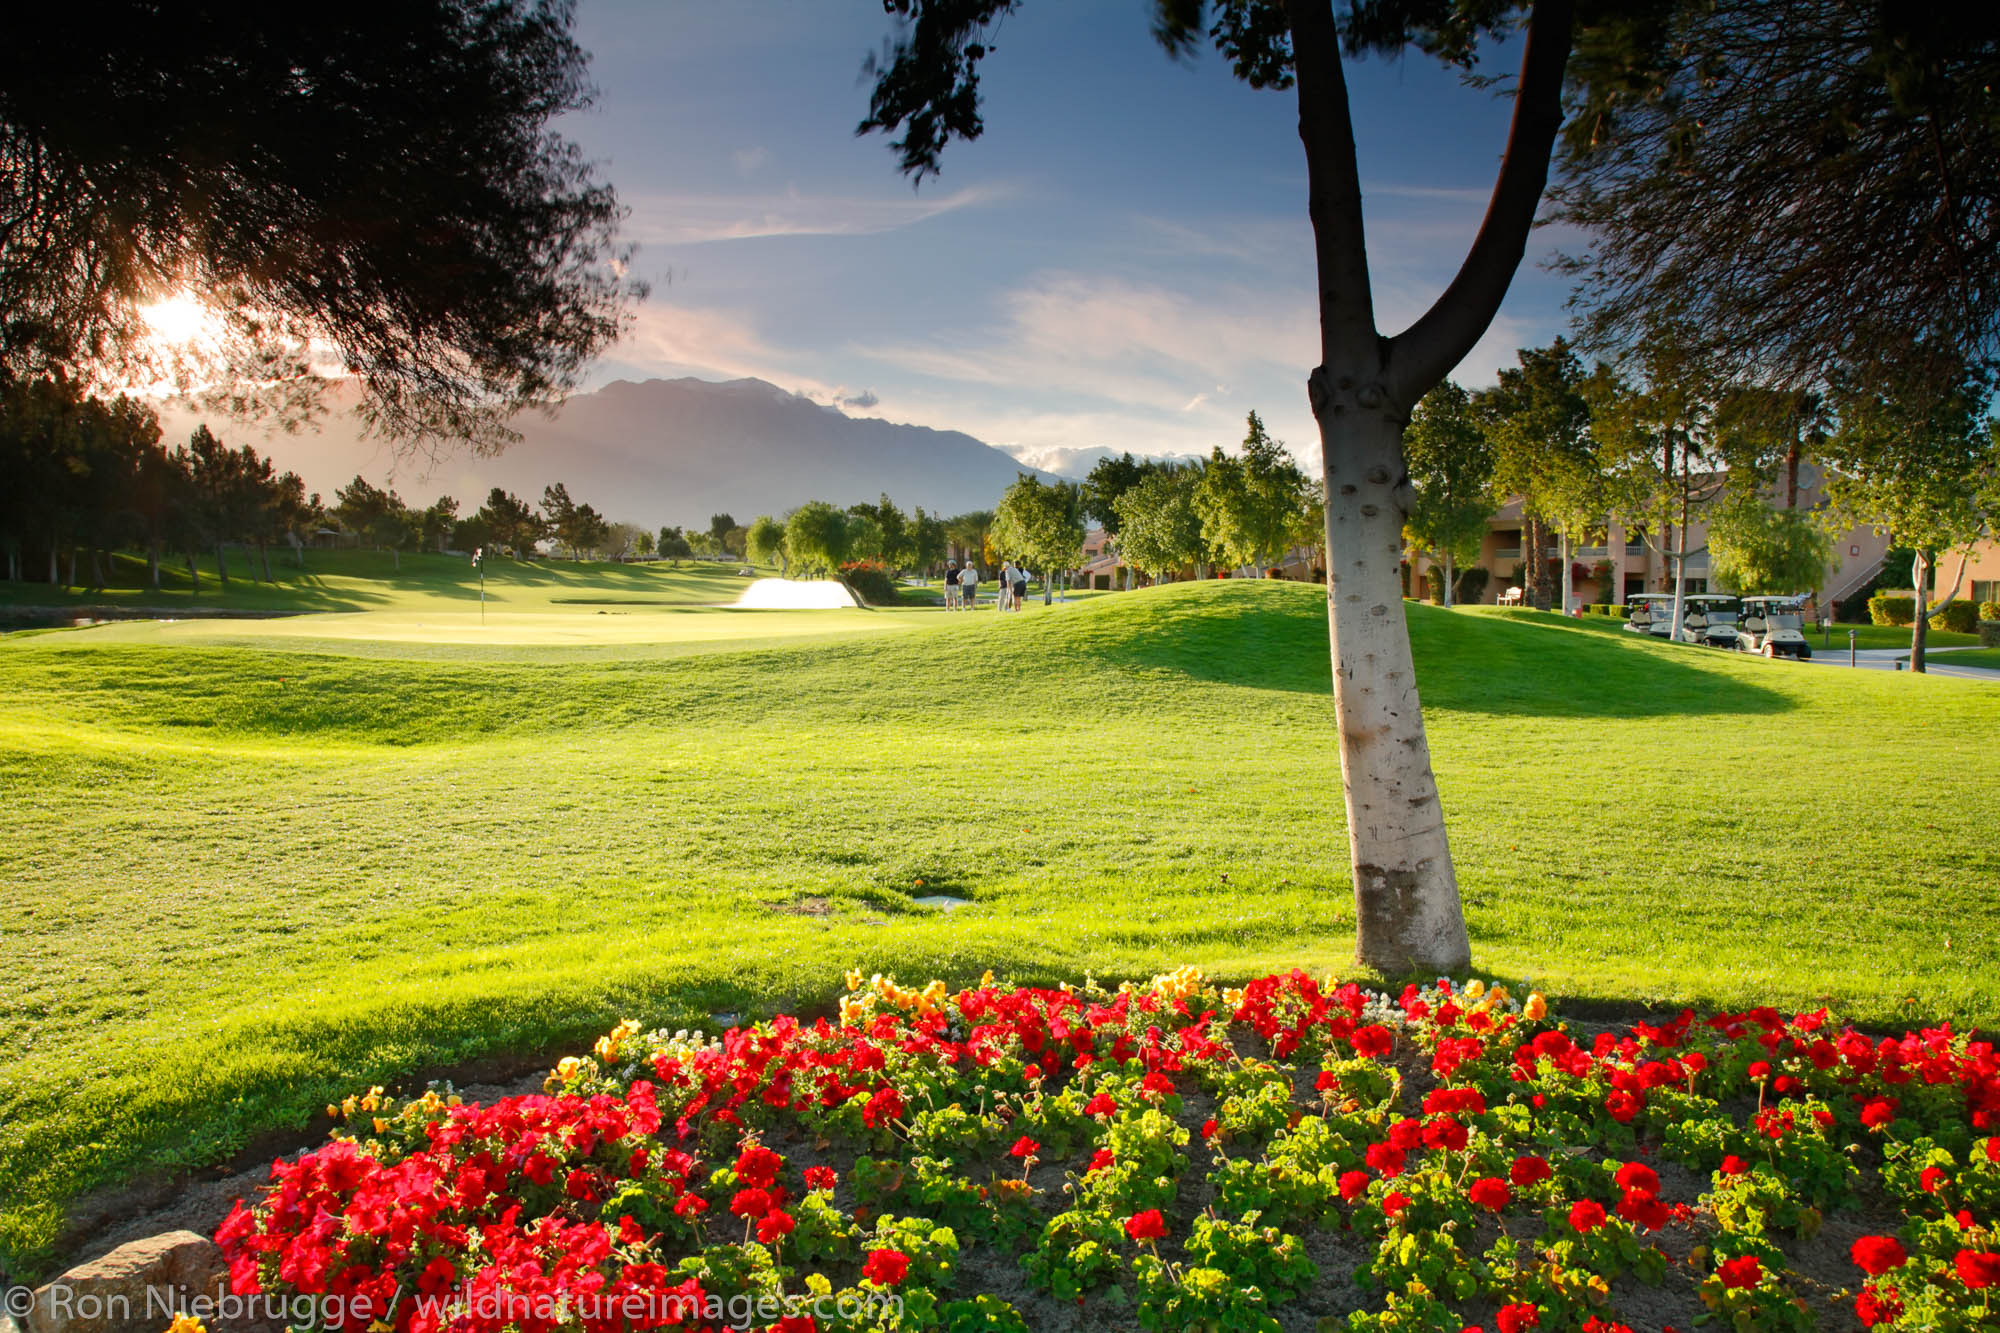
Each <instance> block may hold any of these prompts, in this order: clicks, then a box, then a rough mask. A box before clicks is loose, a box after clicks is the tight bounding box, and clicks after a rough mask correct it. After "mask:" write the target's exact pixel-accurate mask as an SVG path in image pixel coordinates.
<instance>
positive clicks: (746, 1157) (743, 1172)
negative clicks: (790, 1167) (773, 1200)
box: [736, 1146, 785, 1189]
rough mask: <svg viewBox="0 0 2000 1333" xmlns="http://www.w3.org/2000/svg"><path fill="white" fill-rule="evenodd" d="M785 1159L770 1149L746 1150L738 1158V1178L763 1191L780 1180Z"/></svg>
mask: <svg viewBox="0 0 2000 1333" xmlns="http://www.w3.org/2000/svg"><path fill="white" fill-rule="evenodd" d="M784 1164H785V1159H784V1158H782V1157H780V1156H778V1154H776V1153H774V1152H772V1151H771V1150H770V1149H769V1148H760V1147H755V1146H752V1147H749V1148H745V1149H744V1150H743V1151H742V1152H741V1153H738V1154H737V1157H736V1178H737V1179H738V1180H740V1181H742V1182H743V1183H744V1184H745V1185H748V1186H750V1187H751V1188H753V1189H763V1188H765V1187H766V1186H768V1185H770V1183H771V1182H772V1181H774V1180H776V1179H777V1178H778V1168H779V1167H781V1166H783V1165H784Z"/></svg>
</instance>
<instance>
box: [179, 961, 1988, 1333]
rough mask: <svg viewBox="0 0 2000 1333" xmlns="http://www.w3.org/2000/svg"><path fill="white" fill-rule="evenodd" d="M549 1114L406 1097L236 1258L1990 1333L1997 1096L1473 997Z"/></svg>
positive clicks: (1045, 1003) (1958, 1067)
mask: <svg viewBox="0 0 2000 1333" xmlns="http://www.w3.org/2000/svg"><path fill="white" fill-rule="evenodd" d="M547 1086H548V1092H547V1094H546V1095H538V1096H529V1097H515V1098H508V1099H506V1100H503V1101H500V1102H497V1103H495V1104H493V1105H490V1106H472V1105H459V1104H457V1101H456V1099H455V1098H453V1097H451V1096H450V1095H448V1093H445V1092H440V1091H436V1090H434V1091H432V1092H429V1093H426V1094H425V1095H424V1096H423V1097H421V1098H419V1099H417V1100H415V1101H409V1102H398V1101H395V1100H392V1099H389V1098H385V1097H383V1096H382V1095H381V1094H380V1092H379V1090H378V1091H376V1092H373V1093H371V1094H370V1095H369V1096H367V1097H364V1098H356V1099H350V1101H349V1102H348V1103H347V1104H346V1105H345V1106H344V1107H342V1108H339V1109H340V1110H341V1111H342V1112H343V1113H344V1114H345V1115H346V1116H347V1117H348V1120H347V1123H348V1126H349V1132H348V1134H346V1135H336V1137H335V1140H334V1141H333V1142H332V1143H330V1144H329V1145H328V1146H327V1147H325V1148H323V1149H320V1150H319V1151H317V1152H315V1153H312V1154H310V1155H307V1156H305V1157H302V1158H300V1159H298V1160H297V1161H295V1162H291V1163H280V1164H278V1165H276V1166H274V1168H273V1179H272V1183H271V1185H270V1186H269V1187H268V1190H267V1192H266V1193H265V1195H264V1196H263V1197H262V1198H261V1199H260V1200H258V1201H256V1202H255V1203H254V1204H252V1205H251V1206H250V1207H248V1208H245V1207H242V1206H240V1205H239V1207H238V1209H237V1210H236V1211H235V1212H233V1213H232V1214H231V1215H230V1217H229V1219H228V1221H227V1222H226V1223H225V1224H224V1225H223V1227H222V1229H221V1231H220V1232H219V1233H218V1236H217V1240H218V1241H219V1242H220V1243H221V1245H222V1247H223V1249H224V1252H225V1254H226V1255H227V1256H228V1258H229V1261H230V1275H231V1282H232V1285H233V1288H234V1291H235V1293H236V1294H237V1295H239V1296H246V1297H247V1296H251V1295H253V1294H256V1293H263V1294H264V1295H265V1296H266V1297H267V1298H271V1297H276V1298H286V1299H295V1298H298V1297H301V1296H309V1297H312V1298H314V1299H315V1300H316V1301H318V1302H319V1305H318V1307H317V1308H318V1310H319V1313H320V1317H321V1318H322V1319H323V1321H324V1322H326V1323H327V1324H329V1325H331V1326H336V1327H340V1328H343V1329H344V1330H346V1331H347V1333H366V1331H367V1330H374V1333H384V1330H386V1329H390V1328H393V1329H395V1330H397V1331H398V1333H431V1331H432V1330H440V1329H450V1330H455V1331H459V1333H475V1331H476V1333H487V1330H498V1329H500V1328H503V1327H514V1328H519V1329H521V1330H523V1333H544V1331H545V1330H550V1329H555V1328H580V1329H585V1330H589V1331H590V1333H613V1331H614V1330H620V1329H628V1328H629V1329H686V1330H693V1329H706V1328H721V1327H738V1328H742V1327H755V1328H771V1329H778V1330H783V1333H799V1331H801V1330H810V1329H842V1328H893V1329H931V1328H938V1329H946V1330H953V1331H955V1333H956V1331H970V1330H980V1329H986V1330H1005V1329H1037V1330H1040V1329H1059V1328H1090V1329H1096V1328H1141V1329H1158V1330H1178V1329H1188V1328H1197V1327H1201V1328H1211V1329H1217V1330H1251V1329H1312V1328H1333V1329H1343V1328H1344V1329H1350V1330H1389V1329H1396V1330H1442V1331H1443V1333H1460V1331H1461V1330H1463V1329H1467V1328H1471V1327H1477V1328H1480V1329H1482V1330H1485V1329H1493V1330H1498V1331H1499V1333H1516V1331H1517V1330H1521V1329H1530V1328H1532V1329H1542V1330H1562V1329H1571V1330H1586V1331H1587V1333H1616V1330H1619V1329H1622V1328H1627V1327H1633V1328H1639V1329H1662V1328H1667V1327H1677V1328H1682V1329H1685V1328H1688V1327H1690V1326H1692V1325H1697V1324H1705V1323H1712V1324H1714V1325H1716V1326H1719V1327H1723V1328H1731V1329H1745V1330H1750V1329H1758V1330H1761V1329H1799V1330H1808V1329H1814V1328H1823V1327H1843V1326H1853V1325H1855V1324H1856V1323H1857V1322H1858V1323H1859V1324H1862V1325H1869V1326H1873V1327H1877V1328H1907V1329H1974V1328H1991V1327H1994V1326H1995V1323H1994V1321H1995V1320H1996V1319H2000V1303H1996V1301H1995V1298H1994V1288H1995V1287H1996V1286H2000V1238H1997V1237H1996V1235H1995V1228H1996V1224H2000V1137H1996V1132H2000V1057H1996V1052H1995V1050H1994V1048H1993V1046H1992V1045H1991V1044H1990V1043H1988V1042H1983V1041H1969V1040H1968V1039H1967V1038H1966V1037H1965V1036H1963V1035H1960V1034H1954V1033H1952V1032H1950V1031H1949V1030H1948V1029H1939V1030H1930V1031H1924V1032H1920V1033H1911V1034H1906V1035H1904V1036H1902V1037H1900V1038H1893V1039H1874V1038H1870V1037H1868V1036H1864V1035H1862V1034H1860V1033H1857V1032H1855V1031H1853V1030H1851V1029H1846V1028H1839V1027H1837V1026H1835V1025H1834V1024H1833V1023H1832V1022H1830V1021H1829V1019H1828V1018H1827V1016H1826V1014H1824V1013H1823V1012H1822V1013H1814V1014H1803V1015H1794V1016H1789V1017H1788V1016H1784V1015H1780V1014H1778V1013H1776V1012H1774V1011H1772V1010H1768V1009H1764V1010H1753V1011H1751V1012H1749V1013H1743V1014H1725V1015H1717V1016H1715V1017H1712V1018H1708V1019H1700V1020H1698V1019H1697V1018H1696V1016H1695V1015H1694V1014H1693V1012H1692V1011H1689V1012H1684V1013H1682V1014H1680V1015H1678V1016H1676V1017H1674V1018H1672V1019H1670V1020H1667V1021H1663V1022H1660V1023H1645V1022H1641V1023H1635V1024H1633V1025H1631V1026H1630V1027H1629V1028H1627V1029H1615V1030H1606V1031H1592V1032H1584V1031H1581V1030H1579V1029H1578V1028H1577V1027H1575V1026H1572V1025H1566V1024H1564V1023H1562V1022H1560V1021H1558V1020H1557V1019H1556V1018H1555V1017H1554V1016H1553V1015H1551V1014H1550V1013H1549V1012H1548V1010H1547V1006H1546V1004H1545V1003H1544V1002H1543V1001H1542V999H1541V997H1540V996H1539V995H1534V994H1530V995H1529V996H1528V997H1527V998H1526V1000H1525V1001H1524V1002H1517V1001H1516V1000H1515V999H1513V998H1511V997H1509V996H1508V995H1507V994H1506V993H1505V992H1504V991H1503V990H1501V989H1500V988H1498V987H1493V988H1488V987H1486V986H1484V985H1482V984H1481V983H1479V982H1477V981H1475V982H1470V983H1467V985H1466V986H1465V987H1463V988H1462V989H1457V988H1454V987H1452V986H1451V985H1450V984H1449V983H1447V982H1439V983H1438V984H1437V985H1436V986H1435V987H1431V988H1426V989H1419V988H1416V987H1410V988H1409V989H1407V990H1405V991H1404V992H1403V993H1402V994H1401V995H1400V996H1397V997H1393V998H1392V997H1389V996H1384V995H1376V994H1371V993H1369V992H1366V991H1363V990H1361V989H1359V988H1358V987H1356V986H1353V985H1344V986H1343V985H1336V984H1335V983H1334V982H1333V981H1332V980H1329V981H1327V982H1326V983H1325V984H1324V985H1322V984H1319V983H1316V982H1315V981H1314V980H1313V979H1312V978H1310V977H1307V976H1306V975H1304V974H1303V973H1299V972H1292V973H1288V974H1282V975H1276V976H1270V977H1265V978H1263V979H1261V980H1258V981H1256V982H1253V983H1251V984H1250V985H1249V986H1247V987H1245V988H1244V989H1243V990H1241V991H1224V990H1221V989H1219V988H1218V987H1216V986H1215V985H1213V984H1212V983H1210V982H1208V981H1207V980H1206V979H1204V978H1203V977H1202V976H1201V975H1200V974H1199V973H1198V972H1195V971H1194V970H1192V969H1183V970H1181V971H1179V972H1176V973H1172V974H1169V975H1165V976H1161V977H1156V978H1154V979H1153V980H1152V981H1151V982H1149V983H1146V984H1144V985H1134V984H1131V983H1127V984H1125V985H1123V986H1121V987H1119V988H1118V989H1117V990H1115V991H1105V990H1101V989H1099V988H1097V987H1095V986H1086V987H1083V988H1081V989H1071V988H1068V987H1065V988H1062V989H1057V990H1037V989H1027V988H1020V987H1014V986H1008V985H996V984H994V983H993V982H992V980H991V978H990V977H989V978H987V979H986V980H985V981H984V982H983V983H982V984H981V985H979V986H977V987H973V988H971V989H968V990H964V991H961V992H958V993H956V994H949V993H947V992H946V989H945V987H944V985H943V984H942V983H939V982H932V983H931V984H930V985H928V986H926V987H924V988H922V989H921V990H910V989H905V988H903V987H900V986H898V985H896V984H895V983H894V982H893V981H891V980H887V979H883V978H874V979H872V980H870V981H867V982H863V981H862V979H861V978H860V977H859V976H858V975H854V974H850V977H849V992H848V994H847V995H846V996H845V997H844V998H843V999H842V1001H841V1004H840V1009H839V1016H838V1019H837V1020H820V1021H817V1022H814V1023H810V1024H808V1023H802V1022H799V1021H797V1020H795V1019H793V1018H791V1017H787V1016H780V1017H778V1018H775V1019H773V1020H771V1021H769V1022H764V1023H758V1024H756V1025H754V1026H749V1027H742V1028H735V1029H731V1030H730V1031H729V1032H727V1033H725V1034H724V1035H723V1036H722V1037H721V1038H719V1039H716V1040H707V1039H704V1038H703V1037H702V1035H701V1034H694V1035H689V1034H685V1033H677V1034H667V1033H663V1032H650V1033H648V1032H641V1031H640V1028H639V1025H638V1024H636V1023H631V1022H627V1023H624V1024H621V1025H620V1026H619V1027H618V1028H617V1029H616V1030H614V1031H613V1032H611V1033H610V1034H609V1035H608V1036H606V1037H605V1038H603V1039H602V1040H600V1041H599V1042H598V1043H597V1048H596V1051H595V1053H594V1055H593V1056H590V1057H583V1058H572V1059H566V1060H564V1061H563V1062H562V1063H561V1065H559V1066H558V1068H557V1069H556V1071H555V1072H554V1073H553V1074H552V1075H551V1076H550V1079H549V1082H548V1085H547Z"/></svg>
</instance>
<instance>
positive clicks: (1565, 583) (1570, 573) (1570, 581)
mask: <svg viewBox="0 0 2000 1333" xmlns="http://www.w3.org/2000/svg"><path fill="white" fill-rule="evenodd" d="M1562 562H1563V567H1562V594H1563V604H1562V613H1563V614H1564V615H1568V614H1569V603H1570V599H1571V598H1572V597H1574V596H1575V595H1576V578H1575V573H1576V571H1575V569H1574V568H1573V567H1572V565H1571V561H1570V558H1569V533H1568V531H1567V530H1565V531H1564V532H1563V534H1562Z"/></svg>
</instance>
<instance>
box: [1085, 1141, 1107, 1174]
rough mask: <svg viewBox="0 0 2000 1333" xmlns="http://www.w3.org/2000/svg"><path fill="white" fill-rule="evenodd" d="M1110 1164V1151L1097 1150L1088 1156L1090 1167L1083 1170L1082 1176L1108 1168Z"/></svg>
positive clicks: (1105, 1149)
mask: <svg viewBox="0 0 2000 1333" xmlns="http://www.w3.org/2000/svg"><path fill="white" fill-rule="evenodd" d="M1111 1162H1112V1157H1111V1149H1109V1148H1099V1149H1098V1150H1097V1151H1096V1152H1094V1153H1092V1154H1091V1155H1090V1165H1089V1167H1087V1168H1086V1169H1085V1170H1084V1174H1085V1175H1089V1174H1090V1173H1091V1172H1092V1171H1102V1170H1103V1169H1104V1168H1105V1167H1107V1166H1110V1165H1111Z"/></svg>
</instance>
